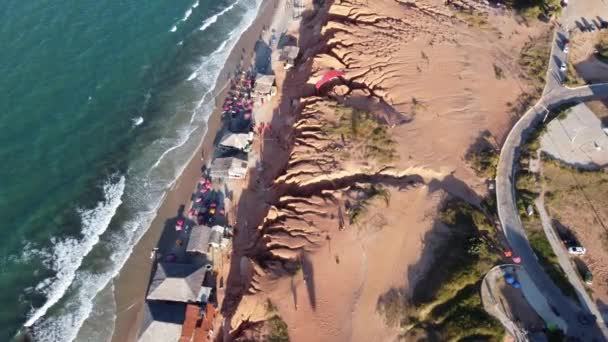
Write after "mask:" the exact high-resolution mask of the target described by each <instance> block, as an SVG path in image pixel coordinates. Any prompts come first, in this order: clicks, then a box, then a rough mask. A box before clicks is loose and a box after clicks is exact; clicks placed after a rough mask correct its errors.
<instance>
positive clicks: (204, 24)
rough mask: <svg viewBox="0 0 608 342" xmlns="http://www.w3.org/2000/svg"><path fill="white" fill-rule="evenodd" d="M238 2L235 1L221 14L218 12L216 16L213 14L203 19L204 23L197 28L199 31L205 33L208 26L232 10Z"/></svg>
mask: <svg viewBox="0 0 608 342" xmlns="http://www.w3.org/2000/svg"><path fill="white" fill-rule="evenodd" d="M239 1H240V0H237V1H235V2H234V3H233V4H232V5H230V6H228V7H226V8H224V9H223V10H222V11H221V12H219V13H217V14H214V15H212V16H210V17H209V18H207V19H205V21H203V25H201V27H200V28H199V30H201V31H205V30H206V29H207V28H208V27H209V26H211V25H213V24H214V23H215V22H216V21H217V19H218V18H219V17H221V16H223V15H224V14H226V13H227V12H228V11H230V10H231V9H233V8H234V6H235V5H236V4H238V3H239Z"/></svg>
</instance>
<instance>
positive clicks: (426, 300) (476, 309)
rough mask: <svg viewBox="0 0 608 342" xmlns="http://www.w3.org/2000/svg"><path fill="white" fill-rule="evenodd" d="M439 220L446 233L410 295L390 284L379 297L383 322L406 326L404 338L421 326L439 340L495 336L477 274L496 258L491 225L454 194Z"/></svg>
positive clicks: (496, 327) (500, 334)
mask: <svg viewBox="0 0 608 342" xmlns="http://www.w3.org/2000/svg"><path fill="white" fill-rule="evenodd" d="M440 220H441V222H443V224H445V225H446V226H447V227H448V228H449V231H448V236H447V237H446V239H445V240H444V242H443V244H440V245H438V246H437V247H436V248H435V249H434V253H435V255H436V261H435V264H434V265H433V267H432V268H431V269H430V271H429V272H428V273H427V274H426V275H425V277H424V279H422V280H421V281H420V282H419V283H418V284H417V285H416V287H415V289H414V294H413V298H411V299H409V298H407V297H406V296H405V293H404V292H403V291H401V290H400V289H395V288H393V289H391V290H389V291H388V292H386V293H385V294H384V295H383V296H381V297H380V298H379V300H378V305H377V309H378V311H379V312H381V313H382V314H384V316H385V319H386V322H387V324H389V325H391V324H392V325H397V324H398V325H400V326H402V327H404V328H405V329H406V331H407V332H406V333H405V335H404V337H405V338H406V339H407V338H408V337H411V336H410V335H411V334H417V333H419V332H420V330H424V331H426V333H427V335H428V336H432V337H434V338H437V339H438V340H442V341H456V340H463V339H467V338H474V339H483V340H494V341H499V340H500V339H501V338H502V337H503V335H504V329H503V327H502V326H501V325H500V323H499V322H498V321H496V320H495V319H494V318H493V317H491V316H489V315H488V314H487V313H486V312H485V311H484V309H483V306H482V303H481V297H480V295H479V293H480V286H481V285H480V284H481V279H482V278H483V276H484V275H485V273H486V272H487V271H489V270H490V269H491V268H492V267H493V266H494V265H495V264H496V263H497V262H498V261H499V247H498V241H497V237H496V230H495V228H494V227H493V226H492V225H491V223H490V221H489V220H488V217H487V216H486V214H484V213H483V212H482V211H481V210H480V209H477V208H475V207H473V206H471V205H470V204H468V203H466V202H464V201H462V200H459V199H452V200H449V201H448V202H447V203H446V204H445V206H444V207H443V208H442V210H441V212H440ZM448 245H449V248H448Z"/></svg>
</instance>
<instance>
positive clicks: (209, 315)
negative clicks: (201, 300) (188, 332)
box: [193, 303, 217, 342]
mask: <svg viewBox="0 0 608 342" xmlns="http://www.w3.org/2000/svg"><path fill="white" fill-rule="evenodd" d="M216 314H217V312H216V309H215V306H213V305H211V304H209V303H207V306H206V307H205V317H203V321H202V323H201V325H200V326H199V327H196V329H195V330H194V340H193V341H194V342H209V341H211V339H212V337H213V335H212V334H210V332H211V331H212V330H213V321H214V320H215V316H216Z"/></svg>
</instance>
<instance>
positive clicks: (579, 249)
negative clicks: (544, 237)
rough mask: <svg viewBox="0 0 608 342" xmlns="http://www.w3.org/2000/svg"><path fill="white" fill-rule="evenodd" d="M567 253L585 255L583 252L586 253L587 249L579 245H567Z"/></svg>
mask: <svg viewBox="0 0 608 342" xmlns="http://www.w3.org/2000/svg"><path fill="white" fill-rule="evenodd" d="M568 253H570V254H574V255H585V253H587V249H585V247H581V246H574V247H568Z"/></svg>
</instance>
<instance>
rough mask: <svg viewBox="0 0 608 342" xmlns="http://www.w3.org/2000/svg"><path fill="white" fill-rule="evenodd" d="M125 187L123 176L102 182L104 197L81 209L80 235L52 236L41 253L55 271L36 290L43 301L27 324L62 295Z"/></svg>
mask: <svg viewBox="0 0 608 342" xmlns="http://www.w3.org/2000/svg"><path fill="white" fill-rule="evenodd" d="M124 190H125V178H124V177H120V179H119V180H118V182H116V183H111V182H110V181H108V182H107V183H106V184H105V185H104V195H105V200H104V201H102V202H99V203H98V204H97V206H96V207H95V208H93V209H89V210H80V212H79V214H80V217H81V219H82V237H81V238H66V239H62V240H58V239H52V240H51V241H52V243H53V247H52V248H51V250H50V251H47V252H44V251H43V252H40V253H39V254H41V255H44V254H46V255H47V258H46V259H44V262H45V263H47V265H50V266H51V269H53V270H54V271H55V272H57V273H56V275H55V277H54V279H53V280H52V283H49V282H48V280H44V281H43V282H42V283H41V284H42V285H40V284H39V286H37V288H36V289H37V290H38V289H40V290H42V291H43V292H44V293H45V294H46V296H47V300H46V302H45V303H44V304H43V305H42V306H41V307H40V308H38V309H36V310H35V311H34V312H33V313H32V314H31V316H30V317H29V318H28V320H27V322H26V323H25V326H26V327H29V326H31V325H32V324H34V323H35V322H36V321H37V320H38V319H40V317H42V316H44V315H45V314H46V312H47V310H48V309H49V308H50V307H51V306H53V305H54V304H55V303H57V302H58V301H59V300H60V299H61V298H62V297H63V295H64V294H65V292H66V291H67V289H68V288H69V287H70V284H72V281H74V277H75V276H76V270H78V268H79V267H80V265H81V264H82V260H83V259H84V257H85V256H86V255H87V254H89V252H90V251H91V250H92V249H93V246H95V245H96V244H97V242H99V236H100V235H101V234H102V233H103V232H104V231H105V230H106V228H108V225H109V224H110V221H111V220H112V217H113V216H114V214H115V213H116V209H118V206H120V204H121V203H122V199H121V198H122V195H123V193H124Z"/></svg>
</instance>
